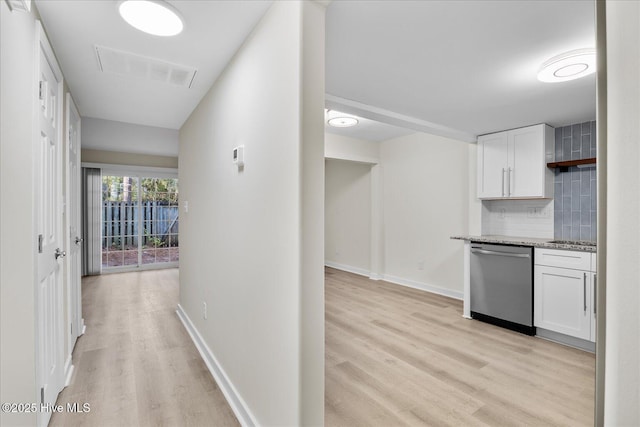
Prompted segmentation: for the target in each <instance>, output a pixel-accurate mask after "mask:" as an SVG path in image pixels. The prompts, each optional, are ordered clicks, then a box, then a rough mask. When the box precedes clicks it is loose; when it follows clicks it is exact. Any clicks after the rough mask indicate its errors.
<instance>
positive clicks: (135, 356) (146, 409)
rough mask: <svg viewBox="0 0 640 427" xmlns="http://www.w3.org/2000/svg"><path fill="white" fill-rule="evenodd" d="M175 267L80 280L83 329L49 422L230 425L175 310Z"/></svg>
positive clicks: (231, 420)
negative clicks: (70, 408) (85, 407)
mask: <svg viewBox="0 0 640 427" xmlns="http://www.w3.org/2000/svg"><path fill="white" fill-rule="evenodd" d="M178 289H179V288H178V270H177V269H170V270H156V271H145V272H139V273H138V272H136V273H123V274H108V275H102V276H93V277H87V278H84V279H83V280H82V307H83V317H84V320H85V324H86V325H87V332H86V334H85V335H84V336H82V337H80V338H79V339H78V342H77V343H76V347H75V349H74V352H73V361H74V364H75V372H74V375H73V377H72V381H71V384H70V385H69V386H68V387H67V388H66V389H64V390H63V391H62V393H61V394H60V396H59V397H58V402H57V403H58V404H59V405H65V406H66V404H67V402H71V403H74V402H77V403H80V404H81V405H82V403H85V402H86V403H89V404H90V405H91V410H90V412H89V413H84V414H74V413H56V414H54V415H53V416H52V418H51V422H50V426H207V425H216V426H237V425H239V424H238V422H237V420H236V418H235V416H234V414H233V412H232V411H231V408H230V407H229V405H228V404H227V402H226V400H225V398H224V396H223V394H222V392H221V391H220V389H219V388H218V386H217V385H216V383H215V381H214V380H213V378H212V377H211V374H210V373H209V371H208V370H207V367H206V365H205V364H204V362H203V360H202V358H201V357H200V354H199V353H198V350H197V349H196V348H195V346H194V345H193V343H192V341H191V338H190V337H189V334H188V333H187V332H186V330H185V329H184V327H183V325H182V323H181V322H180V320H179V319H178V316H177V315H176V306H177V304H178Z"/></svg>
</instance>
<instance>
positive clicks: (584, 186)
mask: <svg viewBox="0 0 640 427" xmlns="http://www.w3.org/2000/svg"><path fill="white" fill-rule="evenodd" d="M580 175H582V177H581V178H582V179H581V184H580V195H582V196H590V195H591V172H590V171H589V169H584V170H582V171H580Z"/></svg>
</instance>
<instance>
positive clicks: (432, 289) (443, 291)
mask: <svg viewBox="0 0 640 427" xmlns="http://www.w3.org/2000/svg"><path fill="white" fill-rule="evenodd" d="M324 265H325V266H327V267H331V268H335V269H336V270H342V271H346V272H348V273H353V274H358V275H360V276H365V277H368V278H369V279H370V280H384V281H386V282H389V283H393V284H395V285H400V286H406V287H408V288H413V289H419V290H421V291H425V292H429V293H432V294H437V295H443V296H445V297H449V298H455V299H459V300H462V299H463V293H462V292H460V291H455V290H453V289H447V288H441V287H440V286H435V285H429V284H427V283H424V282H418V281H416V280H410V279H403V278H402V277H396V276H391V275H388V274H371V273H370V272H369V271H367V270H365V269H364V268H359V267H353V266H351V265H344V264H339V263H337V262H333V261H325V262H324Z"/></svg>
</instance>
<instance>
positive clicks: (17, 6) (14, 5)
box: [6, 0, 31, 13]
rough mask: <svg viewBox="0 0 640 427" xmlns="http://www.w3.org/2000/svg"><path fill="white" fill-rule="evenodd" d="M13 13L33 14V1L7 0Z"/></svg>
mask: <svg viewBox="0 0 640 427" xmlns="http://www.w3.org/2000/svg"><path fill="white" fill-rule="evenodd" d="M6 2H7V6H9V10H10V11H11V12H13V11H16V12H27V13H28V12H31V0H6Z"/></svg>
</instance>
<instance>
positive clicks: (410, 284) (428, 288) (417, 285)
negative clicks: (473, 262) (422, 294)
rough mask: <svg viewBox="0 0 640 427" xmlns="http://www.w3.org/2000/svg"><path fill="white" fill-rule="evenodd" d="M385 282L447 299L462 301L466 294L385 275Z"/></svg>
mask: <svg viewBox="0 0 640 427" xmlns="http://www.w3.org/2000/svg"><path fill="white" fill-rule="evenodd" d="M382 278H383V280H385V281H387V282H391V283H395V284H396V285H401V286H406V287H408V288H414V289H420V290H421V291H427V292H431V293H432V294H438V295H443V296H445V297H450V298H455V299H459V300H462V299H463V296H464V293H463V292H462V291H454V290H453V289H447V288H441V287H439V286H435V285H429V284H428V283H423V282H418V281H416V280H410V279H403V278H402V277H396V276H391V275H388V274H385V275H383V276H382Z"/></svg>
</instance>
